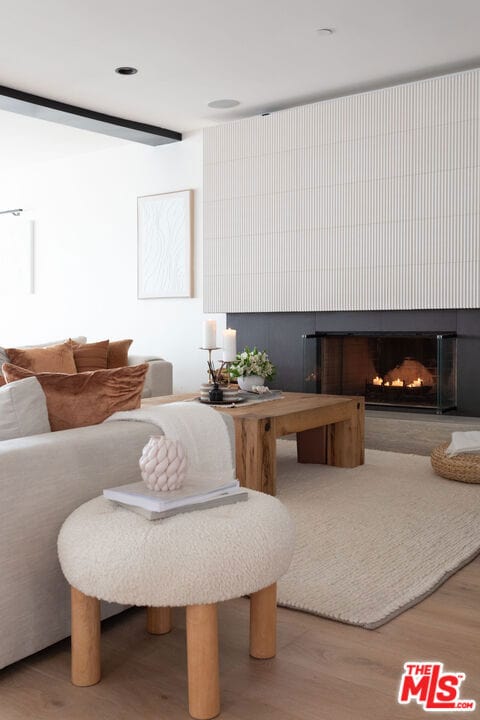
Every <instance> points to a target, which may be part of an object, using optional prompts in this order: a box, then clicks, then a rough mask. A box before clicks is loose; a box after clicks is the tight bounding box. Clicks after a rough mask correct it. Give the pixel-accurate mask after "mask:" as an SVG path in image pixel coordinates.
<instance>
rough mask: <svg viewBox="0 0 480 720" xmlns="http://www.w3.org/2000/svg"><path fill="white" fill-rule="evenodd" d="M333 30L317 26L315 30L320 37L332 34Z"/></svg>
mask: <svg viewBox="0 0 480 720" xmlns="http://www.w3.org/2000/svg"><path fill="white" fill-rule="evenodd" d="M334 32H335V30H334V29H333V28H319V29H318V30H317V35H321V36H322V37H327V36H328V35H333V33H334Z"/></svg>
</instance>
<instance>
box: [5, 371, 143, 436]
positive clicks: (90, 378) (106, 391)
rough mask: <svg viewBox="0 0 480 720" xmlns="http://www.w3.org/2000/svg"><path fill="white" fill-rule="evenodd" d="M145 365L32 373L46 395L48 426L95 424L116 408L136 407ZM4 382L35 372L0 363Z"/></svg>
mask: <svg viewBox="0 0 480 720" xmlns="http://www.w3.org/2000/svg"><path fill="white" fill-rule="evenodd" d="M147 369H148V365H147V363H144V364H143V365H131V366H130V367H123V368H116V369H113V370H94V371H92V372H85V373H77V374H75V375H66V374H64V373H48V372H47V373H39V374H38V375H36V377H37V379H38V381H39V383H40V385H41V386H42V389H43V392H44V393H45V396H46V398H47V408H48V419H49V421H50V427H51V428H52V430H67V429H68V428H76V427H84V426H85V425H97V424H98V423H101V422H103V421H104V420H106V419H107V417H110V415H113V413H114V412H117V411H118V410H134V409H135V408H138V407H140V402H141V397H142V389H143V384H144V382H145V375H146V374H147ZM2 371H3V374H4V376H5V378H6V380H7V382H14V381H15V380H22V379H23V378H26V377H31V376H32V375H35V373H32V372H30V371H29V370H25V369H23V368H20V367H17V366H16V365H11V364H10V363H4V364H3V366H2Z"/></svg>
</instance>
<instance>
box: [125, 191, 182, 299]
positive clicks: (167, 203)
mask: <svg viewBox="0 0 480 720" xmlns="http://www.w3.org/2000/svg"><path fill="white" fill-rule="evenodd" d="M192 204H193V192H192V190H184V191H182V192H171V193H164V194H161V195H147V196H145V197H139V198H138V200H137V211H138V215H137V218H138V297H139V298H140V299H145V298H167V297H192V285H193V283H192V275H193V270H192V268H193V265H192V219H191V218H192Z"/></svg>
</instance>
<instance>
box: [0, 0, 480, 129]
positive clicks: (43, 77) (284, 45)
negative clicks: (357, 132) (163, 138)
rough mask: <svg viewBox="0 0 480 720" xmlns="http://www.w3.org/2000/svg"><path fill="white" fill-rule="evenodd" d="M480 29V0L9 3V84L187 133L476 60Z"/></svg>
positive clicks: (3, 77)
mask: <svg viewBox="0 0 480 720" xmlns="http://www.w3.org/2000/svg"><path fill="white" fill-rule="evenodd" d="M322 27H331V28H333V29H334V30H335V32H334V34H333V35H331V36H328V37H321V36H319V35H318V34H317V32H316V30H317V29H318V28H322ZM479 36H480V1H479V0H455V2H452V0H361V1H359V0H242V1H241V2H232V0H177V1H176V2H172V1H171V0H170V2H166V0H135V2H133V1H132V2H127V1H126V0H100V1H99V0H82V2H77V3H73V2H65V0H42V2H38V0H23V1H22V2H15V1H14V0H6V1H5V2H3V3H2V23H1V25H0V84H2V85H6V86H9V87H13V88H16V89H18V90H23V91H25V92H30V93H34V94H37V95H43V96H46V97H49V98H52V99H55V100H60V101H63V102H67V103H71V104H75V105H80V106H83V107H86V108H89V109H92V110H97V111H100V112H104V113H109V114H112V115H118V116H123V117H126V118H128V119H132V120H137V121H141V122H145V123H150V124H153V125H160V126H163V127H166V128H169V129H172V130H177V131H187V130H192V129H195V128H198V127H203V126H205V125H209V124H212V123H215V122H223V121H225V120H228V119H234V118H239V117H245V116H248V115H253V114H257V113H259V112H262V111H269V110H275V109H278V108H283V107H288V106H292V105H298V104H302V103H305V102H311V101H312V100H317V99H321V98H324V97H332V96H335V95H342V94H346V93H350V92H355V91H358V90H364V89H369V88H374V87H382V86H385V85H388V84H393V83H396V82H399V81H404V80H409V79H413V78H417V77H426V76H429V75H433V74H440V73H442V72H448V71H452V70H459V69H464V68H466V67H476V66H479V65H480V47H479V40H478V38H479ZM119 65H133V66H135V67H137V68H138V69H139V72H138V74H136V75H132V76H121V75H118V74H115V73H114V68H115V67H117V66H119ZM218 98H234V99H238V100H239V101H240V105H239V106H238V107H236V108H233V109H231V110H212V109H210V108H208V107H207V103H208V102H209V101H211V100H216V99H218ZM0 127H1V126H0ZM70 130H72V129H70Z"/></svg>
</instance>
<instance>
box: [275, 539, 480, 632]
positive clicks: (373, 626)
mask: <svg viewBox="0 0 480 720" xmlns="http://www.w3.org/2000/svg"><path fill="white" fill-rule="evenodd" d="M478 555H480V548H478V549H477V550H475V551H474V552H473V553H471V554H470V555H468V556H467V558H465V560H464V561H462V562H461V564H459V565H457V566H456V567H455V568H454V569H452V570H448V571H447V572H445V573H444V574H443V575H442V577H441V578H440V579H439V580H438V581H437V582H436V583H435V584H434V585H432V587H431V588H430V589H429V590H426V591H425V592H424V593H422V594H421V595H418V596H417V597H415V598H413V599H412V600H409V601H408V602H406V603H405V604H404V605H402V606H401V607H399V608H396V609H395V610H392V611H391V612H389V613H388V614H387V615H384V616H383V617H382V618H379V619H378V620H373V621H372V622H355V621H354V620H346V619H345V618H341V617H337V616H335V615H329V614H327V613H320V612H318V611H317V610H313V609H311V608H308V607H306V606H300V605H295V604H294V603H288V602H283V601H282V600H278V601H277V605H278V606H279V607H284V608H287V609H288V610H297V611H299V612H304V613H308V614H309V615H315V616H316V617H323V618H325V619H326V620H333V621H334V622H340V623H342V624H343V625H352V626H353V627H360V628H363V629H364V630H377V629H378V628H380V627H382V626H383V625H386V624H387V623H389V622H390V621H391V620H394V619H395V618H396V617H398V616H399V615H401V614H402V613H404V612H406V611H407V610H410V608H412V607H415V605H418V604H419V603H421V602H422V601H423V600H426V598H427V597H430V595H433V593H434V592H435V591H436V590H438V588H439V587H441V586H442V585H443V584H444V583H446V582H447V580H449V579H450V578H451V577H452V576H453V575H455V573H457V572H459V570H462V569H463V568H464V567H466V566H467V565H469V564H470V563H471V562H473V560H475V558H476V557H478Z"/></svg>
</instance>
